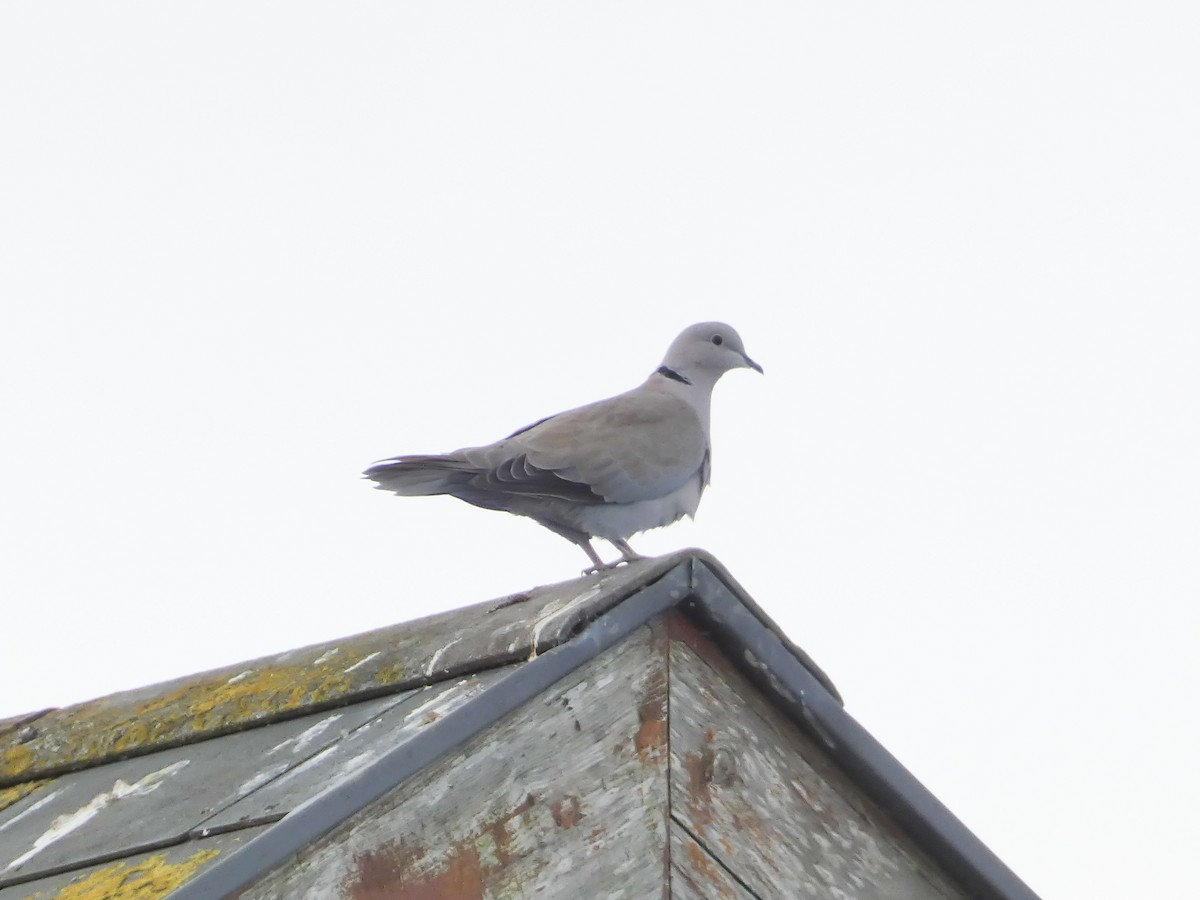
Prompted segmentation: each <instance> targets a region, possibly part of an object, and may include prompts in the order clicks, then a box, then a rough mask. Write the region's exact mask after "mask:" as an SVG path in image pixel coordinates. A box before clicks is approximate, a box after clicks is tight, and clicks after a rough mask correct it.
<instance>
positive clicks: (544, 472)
mask: <svg viewBox="0 0 1200 900" xmlns="http://www.w3.org/2000/svg"><path fill="white" fill-rule="evenodd" d="M738 368H751V369H755V370H757V371H759V372H762V366H760V365H759V364H758V363H756V362H754V361H753V360H752V359H750V357H749V356H747V355H746V351H745V350H744V349H743V348H742V339H741V338H740V337H738V333H737V332H736V331H734V330H733V329H732V328H730V327H729V326H728V325H724V324H722V323H721V322H702V323H700V324H699V325H693V326H691V327H690V328H687V329H685V330H684V331H683V333H682V334H680V335H679V337H677V338H676V339H675V340H674V342H672V344H671V347H670V349H669V350H667V355H666V357H665V358H664V359H663V364H662V365H661V366H659V367H658V369H657V370H656V371H655V372H654V374H653V375H651V376H650V377H649V378H647V379H646V381H645V382H644V383H642V384H641V385H639V386H638V387H636V388H634V389H633V390H631V391H627V392H626V393H624V394H618V395H617V396H616V397H610V398H609V399H607V400H601V401H599V402H598V403H591V404H588V405H587V406H581V407H579V408H578V409H572V410H570V411H568V412H564V413H559V414H558V415H556V416H550V417H549V418H545V419H542V420H541V421H539V422H535V423H534V424H532V425H527V426H526V427H525V428H522V429H521V430H519V431H515V432H513V433H512V434H510V435H509V436H508V437H506V438H505V439H504V440H502V441H497V442H496V443H494V444H489V445H487V446H486V447H467V448H465V449H463V450H455V451H454V452H453V453H447V454H445V455H444V456H397V457H394V458H392V459H386V460H383V461H382V462H378V463H375V464H374V465H373V466H371V468H369V469H367V470H366V472H364V473H363V474H364V475H366V476H367V477H368V478H370V479H372V480H373V481H375V482H376V487H377V488H379V489H380V490H385V491H393V492H394V493H396V494H399V495H401V496H406V497H411V496H423V495H428V494H450V495H451V496H454V497H457V498H458V499H460V500H465V501H466V502H467V503H471V504H474V505H475V506H481V507H483V508H485V509H502V510H505V511H507V512H510V513H514V514H516V515H519V516H528V517H529V518H531V519H533V520H535V521H536V522H538V523H539V524H541V525H544V526H546V527H547V528H549V529H550V530H551V531H553V532H555V533H556V534H561V535H562V536H563V537H565V538H566V539H567V540H568V541H571V542H572V543H575V544H578V545H579V546H580V547H582V548H583V551H584V552H585V553H586V554H587V555H588V558H589V559H591V561H592V564H593V567H592V568H590V569H587V570H585V571H587V572H591V571H598V570H601V569H605V568H609V567H610V566H612V565H619V564H620V562H622V561H625V562H632V561H633V560H635V559H641V557H640V556H638V555H637V554H636V553H635V552H634V551H633V549H632V548H631V547H630V546H629V544H628V543H627V539H628V538H629V537H630V536H631V535H633V534H636V533H637V532H639V531H645V530H647V529H649V528H660V527H662V526H663V525H669V524H671V523H672V522H674V521H676V520H678V519H681V518H682V517H683V516H685V515H686V516H694V515H695V513H696V507H697V506H698V505H699V504H700V494H701V493H702V492H703V491H704V488H705V486H706V485H707V484H708V474H709V410H710V407H711V401H712V390H713V386H714V385H716V383H717V379H719V378H720V377H721V376H722V375H724V374H725V373H726V372H728V371H729V370H730V369H738ZM592 538H604V539H605V540H606V541H609V542H610V543H611V544H612V545H613V546H614V547H616V548H617V549H618V550H619V551H620V552H621V560H618V561H617V562H615V563H611V564H608V565H606V564H605V563H604V562H603V560H601V559H600V557H599V555H598V554H597V553H596V551H595V549H594V548H593V547H592V544H591V539H592Z"/></svg>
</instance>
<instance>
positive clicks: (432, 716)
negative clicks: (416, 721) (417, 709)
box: [421, 709, 442, 725]
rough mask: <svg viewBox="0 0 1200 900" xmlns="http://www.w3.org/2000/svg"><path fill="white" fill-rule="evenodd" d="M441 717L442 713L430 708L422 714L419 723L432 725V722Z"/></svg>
mask: <svg viewBox="0 0 1200 900" xmlns="http://www.w3.org/2000/svg"><path fill="white" fill-rule="evenodd" d="M441 717H442V714H441V713H440V712H438V711H437V710H436V709H431V710H430V711H429V712H427V713H425V715H424V716H422V718H421V724H422V725H432V724H433V723H434V722H436V721H437V720H438V719H440V718H441Z"/></svg>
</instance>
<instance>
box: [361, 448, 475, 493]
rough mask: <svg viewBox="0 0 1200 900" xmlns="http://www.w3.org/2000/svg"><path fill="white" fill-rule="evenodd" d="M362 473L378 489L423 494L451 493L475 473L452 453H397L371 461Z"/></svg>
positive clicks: (467, 464)
mask: <svg viewBox="0 0 1200 900" xmlns="http://www.w3.org/2000/svg"><path fill="white" fill-rule="evenodd" d="M363 475H365V476H366V477H367V478H370V479H371V480H372V481H374V482H375V487H376V488H377V489H379V490H381V491H392V492H393V493H395V494H399V495H400V496H402V497H423V496H428V495H431V494H452V493H454V491H455V489H456V488H458V487H461V486H462V485H463V484H464V483H465V482H467V481H469V480H470V479H471V477H472V476H473V475H475V469H474V468H473V467H472V466H471V465H470V464H469V463H467V462H466V461H465V460H462V459H456V458H455V457H453V456H397V457H395V458H394V459H385V460H382V461H380V462H377V463H375V465H373V466H371V467H370V468H369V469H367V470H366V471H365V472H363Z"/></svg>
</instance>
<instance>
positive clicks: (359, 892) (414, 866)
mask: <svg viewBox="0 0 1200 900" xmlns="http://www.w3.org/2000/svg"><path fill="white" fill-rule="evenodd" d="M453 848H454V849H453V850H452V851H451V852H450V855H449V856H448V857H447V858H446V859H445V860H444V862H443V863H442V864H440V865H439V866H437V868H436V869H435V870H434V871H425V870H424V869H423V867H422V864H421V861H422V859H424V857H425V850H424V849H423V848H420V847H418V848H413V849H409V848H407V847H405V846H404V845H401V846H400V847H399V848H395V847H393V848H384V849H382V850H379V851H374V852H371V853H366V854H363V855H362V856H358V857H355V860H354V861H355V866H356V875H355V877H354V879H353V880H352V881H351V882H350V883H348V884H346V885H344V886H345V887H346V888H347V889H348V891H349V895H348V896H349V897H351V898H353V900H483V868H482V867H481V866H480V864H479V851H478V850H476V849H475V845H474V843H473V842H471V841H463V842H459V843H456V844H454V845H453Z"/></svg>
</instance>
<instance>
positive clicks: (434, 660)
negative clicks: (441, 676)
mask: <svg viewBox="0 0 1200 900" xmlns="http://www.w3.org/2000/svg"><path fill="white" fill-rule="evenodd" d="M462 640H463V639H462V637H461V636H460V637H456V638H455V639H454V640H452V641H451V642H450V643H448V644H446V645H445V646H443V647H439V648H438V649H437V650H436V651H435V652H434V654H433V656H431V657H430V658H429V665H428V666H427V667H426V669H425V674H426V675H428V676H430V677H432V676H433V673H434V672H436V671H437V666H438V663H439V662H441V661H442V657H443V656H445V655H446V651H447V650H449V649H450V648H451V647H453V646H454V645H455V644H461V643H462Z"/></svg>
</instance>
